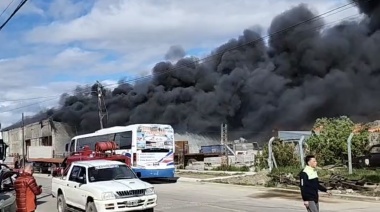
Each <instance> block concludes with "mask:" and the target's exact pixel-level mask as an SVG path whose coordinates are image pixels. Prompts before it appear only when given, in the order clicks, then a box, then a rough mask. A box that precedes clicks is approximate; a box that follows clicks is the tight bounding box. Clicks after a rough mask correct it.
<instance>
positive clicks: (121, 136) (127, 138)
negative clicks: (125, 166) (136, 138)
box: [115, 131, 132, 149]
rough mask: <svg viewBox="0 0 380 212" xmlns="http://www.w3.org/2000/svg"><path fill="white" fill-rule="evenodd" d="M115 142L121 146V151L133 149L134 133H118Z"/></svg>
mask: <svg viewBox="0 0 380 212" xmlns="http://www.w3.org/2000/svg"><path fill="white" fill-rule="evenodd" d="M115 140H116V142H117V143H118V144H119V146H120V149H131V148H132V131H127V132H121V133H116V136H115Z"/></svg>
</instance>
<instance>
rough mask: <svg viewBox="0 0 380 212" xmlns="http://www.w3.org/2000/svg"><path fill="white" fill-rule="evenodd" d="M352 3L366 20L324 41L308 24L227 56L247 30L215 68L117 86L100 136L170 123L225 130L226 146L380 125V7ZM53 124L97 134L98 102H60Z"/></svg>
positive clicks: (297, 17) (284, 23) (193, 63)
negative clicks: (324, 121)
mask: <svg viewBox="0 0 380 212" xmlns="http://www.w3.org/2000/svg"><path fill="white" fill-rule="evenodd" d="M356 2H357V3H358V5H359V8H360V10H361V11H362V12H364V13H365V14H367V15H368V17H367V19H368V20H364V21H361V22H359V23H358V22H348V21H345V22H343V23H341V24H339V25H338V26H334V27H332V28H329V29H327V30H324V31H321V30H320V27H321V26H323V24H324V22H323V21H322V20H319V21H313V22H309V23H306V24H304V25H302V26H299V27H297V28H295V29H292V30H290V31H288V32H286V33H282V34H278V35H276V36H272V37H270V39H269V42H268V44H266V43H265V42H264V41H257V42H254V43H250V44H248V45H244V46H242V47H240V48H235V50H232V51H227V52H225V53H223V52H224V51H225V50H227V49H230V48H232V47H236V46H240V45H243V44H246V43H247V42H249V41H253V40H260V39H259V38H260V35H259V34H258V33H256V32H255V31H253V30H251V29H247V30H245V31H244V32H243V34H242V35H241V36H240V37H239V38H237V39H231V40H230V41H229V42H227V43H225V44H223V45H221V46H220V47H219V48H217V49H215V50H214V51H213V52H212V53H211V54H217V53H220V54H218V55H217V56H215V57H213V58H212V60H208V61H206V62H203V63H200V62H197V60H195V59H194V58H182V59H180V60H179V61H178V62H176V63H175V64H173V63H171V62H160V63H158V64H156V65H155V67H154V68H153V70H152V72H153V78H152V79H151V80H146V81H144V82H138V83H136V84H135V85H131V84H127V83H123V82H122V81H121V82H120V85H119V86H118V87H117V88H116V89H114V90H113V91H108V90H106V91H105V93H106V97H105V99H106V103H107V109H108V113H109V117H108V121H107V124H106V126H114V125H126V124H132V123H166V124H171V125H172V126H173V127H174V128H175V129H176V130H177V131H189V132H194V133H208V132H216V133H218V132H219V130H220V124H221V123H228V127H229V130H230V131H229V133H230V135H231V136H235V135H236V136H247V137H249V136H253V137H258V136H260V135H264V134H265V135H266V136H267V135H268V134H270V133H271V131H272V130H273V129H282V130H301V129H305V130H308V129H310V127H311V126H312V124H313V123H314V121H315V119H316V118H319V117H326V116H327V117H333V116H339V115H349V116H350V117H351V118H353V119H354V120H356V121H371V120H374V119H377V118H380V113H379V111H380V98H378V97H379V96H380V83H379V82H380V71H379V70H380V60H379V59H378V55H380V43H379V42H378V41H379V40H380V33H379V30H378V29H379V28H380V27H379V24H378V23H379V21H380V18H379V15H380V12H379V10H380V9H379V8H380V7H379V3H374V2H378V1H371V3H365V2H367V0H363V1H356ZM315 15H316V14H313V12H311V10H310V9H308V7H307V6H306V5H304V4H301V5H299V6H297V7H294V8H292V9H290V10H288V11H285V12H284V13H282V14H280V15H278V16H277V17H275V18H274V19H273V21H272V23H271V25H270V28H269V33H273V32H276V31H279V30H281V29H284V28H287V27H289V26H291V25H294V24H297V23H299V22H302V21H304V20H306V19H309V18H312V17H313V16H315ZM172 52H176V51H172ZM169 53H170V52H169ZM171 54H172V53H170V54H168V55H171ZM175 55H177V54H175ZM183 55H184V54H182V53H181V56H183ZM168 70H172V71H171V72H167V71H168ZM95 88H96V86H95V87H94V86H93V87H92V88H82V89H85V90H93V91H94V90H96V89H95ZM53 117H54V119H55V120H60V121H64V122H67V123H69V124H71V125H72V126H73V127H75V128H76V129H79V130H78V131H79V132H81V133H84V132H91V131H94V130H97V129H99V124H98V123H99V120H98V114H97V98H96V95H95V96H94V95H91V94H83V92H80V88H78V92H77V94H75V95H73V96H68V95H63V96H62V100H61V108H59V109H57V110H56V111H55V112H54V115H53Z"/></svg>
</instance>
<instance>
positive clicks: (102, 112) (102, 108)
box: [96, 81, 108, 129]
mask: <svg viewBox="0 0 380 212" xmlns="http://www.w3.org/2000/svg"><path fill="white" fill-rule="evenodd" d="M96 83H97V92H98V111H99V122H100V129H103V118H104V117H106V119H108V114H107V108H106V103H105V102H104V97H103V90H102V89H103V86H102V84H100V82H99V81H96Z"/></svg>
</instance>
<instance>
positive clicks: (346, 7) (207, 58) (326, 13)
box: [0, 0, 371, 102]
mask: <svg viewBox="0 0 380 212" xmlns="http://www.w3.org/2000/svg"><path fill="white" fill-rule="evenodd" d="M368 1H371V0H368ZM353 4H355V2H351V3H347V4H345V5H342V6H339V7H337V8H334V9H332V10H329V11H327V12H324V13H322V14H320V15H317V16H314V17H312V18H310V19H307V20H304V21H302V22H299V23H297V24H295V25H292V26H290V27H287V28H285V29H282V30H279V31H277V32H275V33H272V34H269V35H266V36H264V37H260V38H258V39H255V40H253V41H249V42H247V43H244V44H241V45H239V46H235V47H232V48H230V49H227V50H225V51H223V52H219V53H215V54H213V55H210V56H207V57H205V58H202V59H198V60H197V61H194V62H202V61H203V62H206V61H208V60H209V59H212V58H213V57H215V56H218V55H221V54H224V53H226V52H228V51H231V50H235V49H238V48H240V47H243V46H246V45H249V44H252V43H257V42H259V41H262V40H264V39H265V38H267V37H270V36H273V35H275V34H278V33H280V32H285V31H287V30H290V29H292V28H295V27H297V26H300V25H302V24H304V23H307V22H310V21H315V20H317V19H320V18H322V16H324V17H327V16H330V15H334V14H337V13H340V12H342V11H344V10H347V9H350V8H352V7H354V6H353ZM348 6H350V7H348ZM332 12H334V13H332ZM355 16H356V15H355ZM344 19H346V18H343V19H340V20H338V21H341V20H344ZM334 22H337V21H334ZM327 25H329V24H324V25H323V26H327ZM323 26H321V27H323ZM318 28H319V27H318ZM180 67H181V66H180ZM176 69H179V68H178V66H177V67H176V68H173V69H171V70H167V71H164V72H161V73H156V74H149V75H146V76H143V77H139V78H135V79H132V80H127V81H125V82H123V83H114V84H108V85H104V86H103V87H109V86H115V85H122V84H127V83H130V82H135V81H140V80H144V79H149V78H151V77H153V76H157V75H161V74H166V73H169V72H174V71H176ZM69 92H70V93H71V92H72V90H70V91H67V92H63V93H69ZM59 96H61V95H59ZM49 97H54V96H42V97H32V98H25V99H13V100H11V99H9V100H0V102H16V101H25V100H34V99H46V98H49Z"/></svg>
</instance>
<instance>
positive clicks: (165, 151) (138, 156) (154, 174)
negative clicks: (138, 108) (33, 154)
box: [66, 124, 176, 180]
mask: <svg viewBox="0 0 380 212" xmlns="http://www.w3.org/2000/svg"><path fill="white" fill-rule="evenodd" d="M98 141H115V142H116V143H117V144H118V146H119V149H118V150H116V151H115V152H116V153H117V154H123V155H126V156H127V157H130V159H131V161H132V169H133V170H134V171H135V172H136V174H137V175H138V176H139V177H140V178H141V179H152V178H154V179H174V180H175V179H176V177H175V176H174V173H175V166H174V148H175V143H174V130H173V128H172V127H171V126H170V125H163V124H134V125H129V126H116V127H110V128H104V129H101V130H98V131H96V132H94V133H90V134H85V135H79V136H75V137H74V138H72V140H71V142H70V143H69V144H67V146H66V151H67V152H69V154H71V153H72V152H77V151H79V150H80V149H81V148H83V147H84V146H86V145H87V146H89V147H90V149H92V150H95V143H96V142H98Z"/></svg>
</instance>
